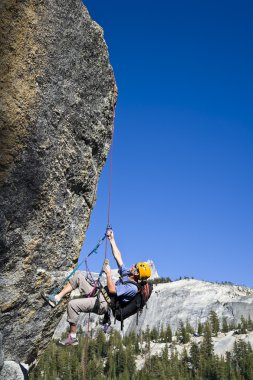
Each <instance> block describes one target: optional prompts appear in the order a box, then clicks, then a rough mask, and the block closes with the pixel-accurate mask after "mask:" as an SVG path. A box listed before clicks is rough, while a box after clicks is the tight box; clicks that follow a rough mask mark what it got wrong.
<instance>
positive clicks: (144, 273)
mask: <svg viewBox="0 0 253 380" xmlns="http://www.w3.org/2000/svg"><path fill="white" fill-rule="evenodd" d="M136 266H137V268H138V271H139V277H140V280H147V279H148V278H149V277H150V276H151V269H150V266H149V265H148V263H138V264H137V265H136Z"/></svg>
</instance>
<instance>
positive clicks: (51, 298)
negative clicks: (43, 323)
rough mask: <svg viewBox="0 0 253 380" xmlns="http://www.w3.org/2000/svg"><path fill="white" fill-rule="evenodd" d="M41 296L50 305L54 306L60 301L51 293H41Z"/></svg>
mask: <svg viewBox="0 0 253 380" xmlns="http://www.w3.org/2000/svg"><path fill="white" fill-rule="evenodd" d="M41 296H42V298H43V299H44V300H45V301H46V302H47V303H48V304H49V305H50V306H52V307H55V306H57V305H58V303H59V302H60V301H57V299H55V296H54V295H53V294H46V293H41Z"/></svg>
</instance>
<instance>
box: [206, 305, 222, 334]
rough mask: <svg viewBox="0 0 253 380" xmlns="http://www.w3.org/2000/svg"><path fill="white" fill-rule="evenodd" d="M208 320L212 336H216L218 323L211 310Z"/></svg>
mask: <svg viewBox="0 0 253 380" xmlns="http://www.w3.org/2000/svg"><path fill="white" fill-rule="evenodd" d="M208 319H209V322H210V325H211V329H212V334H213V335H214V336H217V335H218V332H219V331H220V323H219V319H218V316H217V314H216V312H215V311H213V310H211V311H210V314H209V318H208Z"/></svg>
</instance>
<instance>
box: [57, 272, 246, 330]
mask: <svg viewBox="0 0 253 380" xmlns="http://www.w3.org/2000/svg"><path fill="white" fill-rule="evenodd" d="M210 311H215V312H216V314H217V316H218V318H219V319H220V321H221V320H222V318H223V317H224V318H226V320H227V322H228V323H229V324H232V323H234V324H235V325H237V324H238V323H239V322H240V320H241V316H244V317H245V318H246V319H247V318H248V317H249V316H250V317H251V319H252V320H253V289H249V288H246V287H242V286H235V285H225V284H224V285H223V284H216V283H210V282H206V281H199V280H193V279H186V280H179V281H174V282H171V283H164V284H158V285H154V290H153V293H152V295H151V298H150V299H149V301H148V307H147V308H144V310H143V312H142V314H141V315H140V317H139V323H138V325H136V317H135V316H133V317H131V318H129V319H127V320H125V322H124V333H125V334H128V333H129V332H131V331H133V330H135V331H137V332H139V331H140V330H146V328H147V327H149V328H150V329H152V328H154V327H155V328H157V329H158V330H159V329H160V328H161V327H162V326H167V325H168V324H169V325H170V326H171V328H172V332H173V333H175V331H176V329H177V328H178V326H179V322H180V321H182V322H184V323H185V322H187V321H188V322H189V324H190V325H191V326H192V327H193V328H194V329H195V331H197V327H198V323H204V322H206V320H207V319H208V316H209V314H210ZM92 319H93V324H91V328H94V329H95V328H96V322H97V317H96V316H95V317H94V316H92ZM86 321H87V317H86V316H84V315H82V317H81V318H80V325H81V326H82V328H83V329H84V330H85V326H86ZM67 326H68V325H67V323H66V316H63V318H62V320H61V322H60V324H59V325H58V327H57V329H56V331H55V335H54V337H55V338H58V337H60V335H61V334H62V332H64V331H66V328H67ZM113 326H114V325H113ZM115 327H116V328H118V329H119V328H120V323H119V322H116V325H115Z"/></svg>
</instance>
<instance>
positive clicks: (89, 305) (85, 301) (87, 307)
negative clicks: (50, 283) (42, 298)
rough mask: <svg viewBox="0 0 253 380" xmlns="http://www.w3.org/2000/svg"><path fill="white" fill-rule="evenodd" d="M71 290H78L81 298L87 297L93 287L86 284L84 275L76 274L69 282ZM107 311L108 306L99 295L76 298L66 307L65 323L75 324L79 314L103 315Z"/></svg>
mask: <svg viewBox="0 0 253 380" xmlns="http://www.w3.org/2000/svg"><path fill="white" fill-rule="evenodd" d="M69 283H70V285H71V286H72V288H73V289H76V288H79V290H80V293H81V296H84V297H85V296H87V295H89V294H90V293H91V292H92V290H93V287H92V286H91V285H90V284H89V283H88V281H87V280H86V278H85V277H84V275H83V274H82V273H80V272H76V273H75V274H74V275H73V276H72V277H71V278H70V280H69ZM107 309H108V304H107V302H106V300H105V299H104V297H103V295H102V294H101V293H100V295H99V297H98V298H97V297H86V298H77V299H73V300H71V301H69V303H68V307H67V315H68V317H67V321H68V322H69V323H73V324H76V323H77V320H78V317H79V314H80V313H82V312H83V313H90V312H91V313H96V314H99V315H101V314H105V313H106V311H107Z"/></svg>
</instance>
